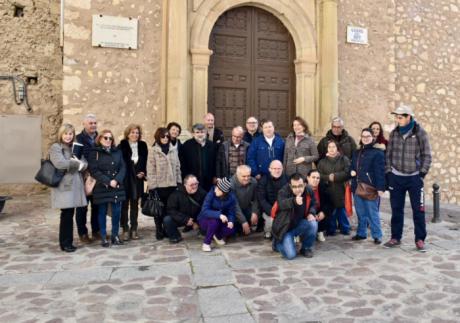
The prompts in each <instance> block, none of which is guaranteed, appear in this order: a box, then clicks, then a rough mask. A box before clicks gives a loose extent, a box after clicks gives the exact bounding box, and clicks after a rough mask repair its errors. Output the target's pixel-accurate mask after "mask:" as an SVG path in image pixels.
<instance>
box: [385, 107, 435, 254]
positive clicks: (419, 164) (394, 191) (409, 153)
mask: <svg viewBox="0 0 460 323" xmlns="http://www.w3.org/2000/svg"><path fill="white" fill-rule="evenodd" d="M392 114H394V115H395V120H396V123H397V127H396V128H395V129H394V130H393V131H392V132H391V133H390V139H389V140H388V146H387V151H386V155H385V173H386V177H387V186H388V189H389V191H390V204H391V239H390V240H389V241H388V242H387V243H385V244H384V246H385V247H386V248H393V247H397V246H399V245H400V244H401V238H402V234H403V227H404V202H405V199H406V192H409V198H410V203H411V206H412V216H413V220H414V234H415V246H416V248H417V250H418V251H420V252H425V251H426V249H425V238H426V224H425V203H424V191H423V180H424V178H425V176H426V174H428V171H429V170H430V166H431V147H430V142H429V140H428V134H427V133H426V131H425V130H424V129H423V128H422V127H421V126H420V124H419V123H418V122H416V121H415V119H414V112H413V111H412V108H411V107H409V106H404V105H402V106H400V107H398V108H397V109H396V110H395V111H393V112H392Z"/></svg>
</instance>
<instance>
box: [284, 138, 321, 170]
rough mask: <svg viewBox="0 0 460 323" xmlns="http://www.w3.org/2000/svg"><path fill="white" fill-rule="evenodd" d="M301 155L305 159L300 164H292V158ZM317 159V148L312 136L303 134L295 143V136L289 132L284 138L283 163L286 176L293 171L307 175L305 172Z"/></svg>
mask: <svg viewBox="0 0 460 323" xmlns="http://www.w3.org/2000/svg"><path fill="white" fill-rule="evenodd" d="M299 157H303V158H305V161H304V162H302V163H300V164H297V165H296V164H294V159H296V158H299ZM317 160H318V149H317V148H316V144H315V141H314V140H313V138H312V137H310V136H308V135H305V136H304V137H303V138H302V139H301V140H300V141H299V143H298V144H297V146H296V145H295V136H294V135H292V134H290V135H289V136H288V137H287V138H286V144H285V146H284V161H283V165H284V167H285V171H286V174H287V176H291V175H292V174H294V173H300V174H302V175H303V176H307V173H308V172H309V171H310V169H312V166H313V163H314V162H315V161H317Z"/></svg>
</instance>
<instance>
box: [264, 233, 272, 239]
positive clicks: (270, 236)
mask: <svg viewBox="0 0 460 323" xmlns="http://www.w3.org/2000/svg"><path fill="white" fill-rule="evenodd" d="M264 238H265V239H271V238H272V233H271V232H265V233H264Z"/></svg>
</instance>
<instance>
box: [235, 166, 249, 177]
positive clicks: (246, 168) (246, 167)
mask: <svg viewBox="0 0 460 323" xmlns="http://www.w3.org/2000/svg"><path fill="white" fill-rule="evenodd" d="M244 170H246V171H248V172H251V167H249V166H248V165H239V166H238V167H237V168H236V174H237V175H241V172H242V171H244Z"/></svg>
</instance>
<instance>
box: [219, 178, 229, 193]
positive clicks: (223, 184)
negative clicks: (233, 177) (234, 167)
mask: <svg viewBox="0 0 460 323" xmlns="http://www.w3.org/2000/svg"><path fill="white" fill-rule="evenodd" d="M217 187H218V188H219V189H220V190H221V191H222V192H224V193H228V192H230V190H231V189H232V184H231V183H230V181H229V180H228V178H227V177H224V178H221V179H218V180H217Z"/></svg>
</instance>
